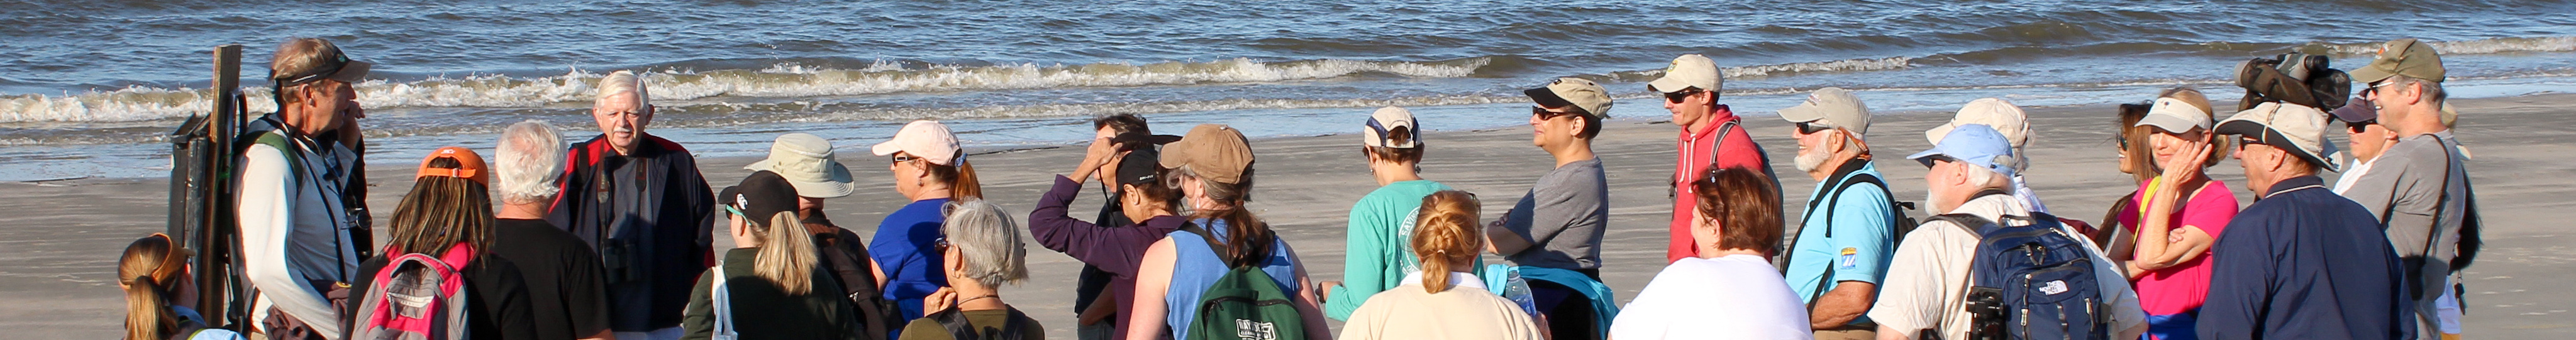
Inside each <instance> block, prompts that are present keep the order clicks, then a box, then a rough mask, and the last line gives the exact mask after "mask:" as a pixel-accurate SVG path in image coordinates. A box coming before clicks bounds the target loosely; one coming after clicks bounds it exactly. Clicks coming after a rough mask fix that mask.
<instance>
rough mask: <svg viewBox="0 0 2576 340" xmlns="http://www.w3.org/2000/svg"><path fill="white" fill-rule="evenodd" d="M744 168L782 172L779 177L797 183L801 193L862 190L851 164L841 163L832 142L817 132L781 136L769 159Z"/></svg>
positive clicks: (831, 194)
mask: <svg viewBox="0 0 2576 340" xmlns="http://www.w3.org/2000/svg"><path fill="white" fill-rule="evenodd" d="M742 168H743V169H745V170H753V171H762V170H766V171H769V172H776V173H778V176H779V177H783V178H786V179H787V183H789V184H793V185H795V186H796V195H797V196H804V197H812V198H838V197H845V196H849V195H850V194H852V193H856V192H858V187H857V186H856V185H855V184H856V182H857V180H856V179H855V178H854V176H851V175H850V168H849V167H847V166H843V165H841V161H840V160H839V159H837V157H834V156H833V153H832V142H831V141H830V140H825V139H823V137H822V136H815V135H813V134H806V133H790V134H786V135H781V136H778V141H776V142H772V143H770V144H769V158H768V159H762V160H760V161H759V162H752V163H751V165H747V166H743V167H742Z"/></svg>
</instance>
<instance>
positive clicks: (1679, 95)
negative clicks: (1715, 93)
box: [1664, 88, 1708, 104]
mask: <svg viewBox="0 0 2576 340" xmlns="http://www.w3.org/2000/svg"><path fill="white" fill-rule="evenodd" d="M1700 92H1708V90H1702V89H1698V88H1689V89H1682V90H1681V91H1675V92H1673V93H1665V94H1664V101H1666V102H1672V103H1674V104H1681V103H1682V101H1684V100H1690V97H1691V96H1694V95H1699V93H1700Z"/></svg>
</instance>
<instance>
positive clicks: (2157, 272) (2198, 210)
mask: <svg viewBox="0 0 2576 340" xmlns="http://www.w3.org/2000/svg"><path fill="white" fill-rule="evenodd" d="M2211 117H2212V113H2211V111H2210V107H2209V99H2207V98H2206V97H2204V96H2202V95H2201V93H2200V91H2197V90H2192V89H2189V88H2177V89H2172V90H2166V91H2165V92H2164V93H2163V94H2162V95H2159V96H2157V98H2156V101H2155V104H2154V105H2153V106H2152V107H2151V108H2149V109H2148V111H2147V116H2146V117H2145V118H2141V119H2139V120H2138V126H2151V127H2154V129H2153V131H2154V132H2155V133H2153V134H2152V135H2150V136H2148V137H2147V139H2148V143H2147V144H2148V145H2147V147H2148V148H2150V150H2152V151H2153V153H2154V162H2153V163H2152V164H2154V165H2155V166H2156V169H2153V171H2155V172H2156V173H2157V175H2156V177H2155V178H2154V179H2152V180H2148V181H2147V182H2146V183H2142V184H2141V186H2142V187H2143V188H2141V189H2139V190H2138V197H2136V200H2137V202H2138V203H2139V204H2137V205H2135V207H2137V208H2135V209H2138V212H2137V213H2135V214H2124V216H2121V218H2122V220H2123V221H2122V222H2123V223H2124V224H2127V225H2131V226H2136V230H2137V235H2136V237H2137V249H2136V252H2135V253H2134V255H2135V256H2133V258H2131V259H2130V261H2129V262H2128V266H2127V269H2128V274H2129V278H2130V280H2131V281H2134V282H2135V284H2136V287H2137V289H2138V304H2139V306H2140V307H2144V308H2145V309H2146V312H2147V336H2148V338H2149V339H2156V340H2171V339H2193V338H2194V336H2193V331H2194V329H2193V327H2192V325H2193V324H2194V323H2195V322H2196V320H2194V319H2193V317H2192V315H2194V314H2197V313H2196V312H2198V311H2199V310H2200V305H2201V302H2202V301H2204V300H2205V299H2206V298H2207V297H2208V295H2209V248H2210V246H2211V245H2212V244H2216V243H2217V240H2218V236H2219V233H2220V232H2221V231H2222V230H2224V229H2226V228H2227V221H2228V220H2230V219H2234V218H2235V217H2236V210H2237V207H2236V194H2235V193H2233V192H2231V191H2229V190H2227V184H2226V183H2222V182H2219V181H2215V180H2211V179H2210V178H2209V176H2208V175H2207V174H2204V173H2202V170H2203V169H2205V168H2207V167H2209V166H2210V164H2211V163H2215V161H2217V160H2218V159H2219V157H2217V156H2216V155H2215V152H2217V151H2220V149H2222V148H2220V147H2218V146H2217V145H2215V143H2212V142H2211V137H2210V133H2209V131H2210V130H2209V129H2210V118H2211Z"/></svg>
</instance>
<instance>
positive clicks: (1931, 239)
mask: <svg viewBox="0 0 2576 340" xmlns="http://www.w3.org/2000/svg"><path fill="white" fill-rule="evenodd" d="M2022 204H2023V203H2022V201H2021V198H2018V197H2013V195H1986V196H1980V197H1977V198H1975V199H1970V200H1968V202H1966V203H1963V204H1960V205H1959V207H1958V208H1956V209H1952V210H1951V211H1950V212H1949V213H1952V214H1969V215H1975V216H1977V217H1979V218H1985V219H1987V220H1989V221H2002V219H2001V217H2002V216H2007V215H2009V216H2030V213H2031V212H2030V209H2029V208H2027V207H2024V206H2023V205H2022ZM2064 231H2065V232H2066V233H2068V234H2069V235H2076V234H2075V231H2073V230H2072V228H2067V229H2065V230H2064ZM1980 239H1981V236H1979V235H1978V234H1977V233H1976V232H1974V231H1971V230H1969V227H1965V226H1960V225H1958V224H1956V223H1950V222H1949V221H1942V220H1932V221H1925V222H1924V223H1923V225H1922V226H1921V227H1916V228H1914V232H1913V233H1910V234H1906V235H1905V237H1904V241H1903V243H1900V244H1898V245H1897V246H1896V257H1895V258H1893V259H1891V260H1889V265H1888V267H1887V280H1886V283H1885V284H1882V285H1880V286H1879V293H1878V294H1879V296H1878V303H1877V304H1873V305H1870V308H1869V319H1870V320H1871V321H1876V322H1878V325H1879V327H1881V328H1882V329H1894V330H1896V331H1898V332H1900V333H1903V334H1914V333H1915V332H1918V331H1920V330H1923V329H1937V330H1939V332H1940V333H1941V337H1942V338H1943V339H1966V338H1968V327H1969V323H1970V321H1972V320H1973V319H1972V317H1971V316H1970V315H1969V314H1968V312H1967V294H1966V293H1967V289H1966V287H1965V286H1966V285H1967V284H1968V271H1969V266H1970V265H1971V264H1973V263H1974V262H1975V257H1976V256H1975V255H1976V251H1977V243H1978V241H1979V240H1980ZM2079 243H2083V244H2084V245H2085V250H2086V253H2087V254H2088V255H2091V256H2092V257H2093V261H2092V262H2093V265H2094V269H2093V273H2094V275H2095V276H2096V278H2095V280H2094V281H2096V282H2098V283H2099V284H2100V285H2101V287H2099V288H2100V289H2101V292H2102V293H2103V294H2106V295H2108V294H2117V295H2118V298H2116V299H2114V300H2112V301H2111V302H2112V303H2111V306H2110V310H2109V311H2110V312H2111V329H2112V330H2113V331H2115V332H2116V331H2121V330H2127V329H2129V328H2130V327H2135V326H2137V325H2139V324H2142V323H2146V319H2147V315H2146V311H2144V310H2142V309H2140V308H2139V307H2138V293H2137V292H2136V291H2133V290H2130V289H2129V280H2128V278H2126V277H2122V276H2121V275H2120V270H2119V269H2118V268H2114V267H2112V266H2111V260H2110V258H2107V257H2103V256H2102V250H2101V249H2098V248H2094V247H2093V246H2092V244H2091V243H2088V242H2079Z"/></svg>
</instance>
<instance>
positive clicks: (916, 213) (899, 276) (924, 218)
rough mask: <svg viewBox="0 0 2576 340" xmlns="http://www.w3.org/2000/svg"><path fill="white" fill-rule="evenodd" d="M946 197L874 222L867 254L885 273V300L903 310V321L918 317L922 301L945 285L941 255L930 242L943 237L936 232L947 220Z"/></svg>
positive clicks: (931, 200)
mask: <svg viewBox="0 0 2576 340" xmlns="http://www.w3.org/2000/svg"><path fill="white" fill-rule="evenodd" d="M947 204H948V199H946V198H933V199H926V200H919V201H913V202H912V204H905V205H904V206H903V208H902V209H896V210H895V211H894V213H893V214H888V215H886V217H885V221H884V222H879V223H877V234H876V240H874V241H870V242H868V249H869V250H870V252H869V255H870V256H871V257H874V258H876V260H877V265H878V266H881V268H882V269H884V270H885V275H886V282H885V298H886V300H893V301H894V302H895V303H894V304H895V307H896V308H898V309H902V310H903V320H904V322H912V319H919V318H921V298H923V297H928V296H930V293H931V292H936V291H939V288H940V287H947V286H948V275H946V273H944V272H943V269H940V267H939V261H940V260H939V259H940V256H941V255H940V254H934V253H931V252H932V251H937V250H938V249H934V248H936V247H933V246H931V245H932V242H937V241H939V238H941V237H946V234H947V232H945V231H942V230H940V229H939V227H940V225H942V223H945V222H947V221H948V217H947V216H946V215H941V214H940V207H941V206H944V205H947Z"/></svg>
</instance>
